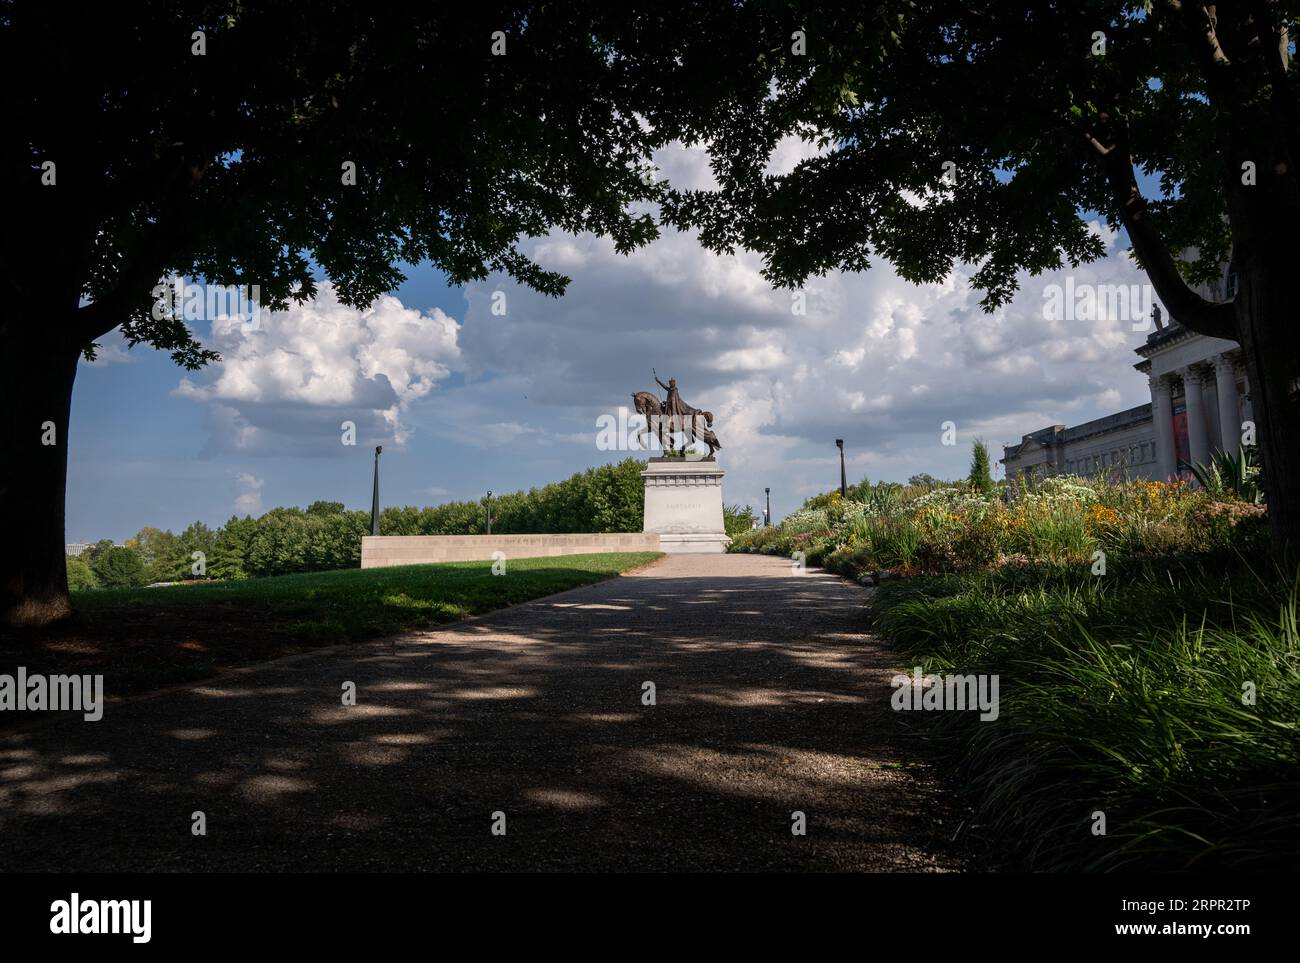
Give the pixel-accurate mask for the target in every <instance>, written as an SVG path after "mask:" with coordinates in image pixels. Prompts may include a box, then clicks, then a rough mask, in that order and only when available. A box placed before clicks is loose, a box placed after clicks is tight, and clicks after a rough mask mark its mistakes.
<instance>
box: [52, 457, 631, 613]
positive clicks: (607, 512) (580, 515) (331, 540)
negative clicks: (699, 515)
mask: <svg viewBox="0 0 1300 963" xmlns="http://www.w3.org/2000/svg"><path fill="white" fill-rule="evenodd" d="M644 467H645V466H644V463H643V462H641V461H638V460H637V459H635V458H628V459H625V460H624V461H622V462H619V463H618V464H615V465H601V466H599V467H597V468H589V469H587V470H586V471H582V472H579V473H577V474H576V475H573V476H571V477H570V478H566V479H565V480H564V481H561V482H555V483H553V484H550V485H545V486H543V487H541V488H533V489H530V490H528V491H526V492H525V491H518V492H512V493H508V494H504V495H494V496H493V497H492V500H491V512H492V531H493V533H494V534H503V535H504V534H523V533H544V532H557V533H558V532H639V531H641V528H642V521H643V516H644V511H645V486H644V484H643V482H642V480H641V472H642V470H643V469H644ZM487 509H488V504H487V500H486V499H482V500H479V501H460V502H447V503H446V504H443V505H438V506H436V507H433V508H415V507H412V506H406V507H403V508H386V509H383V510H382V511H381V512H380V515H379V531H380V534H381V535H478V534H483V533H485V532H486V530H487ZM369 534H370V513H369V512H367V511H348V510H347V509H346V508H344V506H343V503H342V502H325V501H318V502H313V503H312V504H311V505H309V506H307V508H305V509H302V508H273V509H271V510H270V511H268V512H267V513H266V514H264V515H262V516H261V517H260V518H253V517H251V516H245V517H243V518H240V517H239V516H237V515H236V516H233V517H231V519H230V520H229V521H228V522H226V524H225V525H223V526H221V527H220V528H218V529H215V530H214V529H212V528H211V527H209V526H207V525H205V524H204V523H203V522H195V523H194V524H192V525H190V526H189V527H188V528H186V529H185V530H184V531H183V532H181V533H180V534H179V535H177V534H175V533H173V532H171V531H164V530H161V529H158V528H143V529H141V530H140V532H139V533H138V534H137V535H136V536H135V537H134V538H131V539H128V540H127V542H126V544H125V545H122V546H119V545H114V544H113V543H112V541H110V540H108V539H104V540H102V541H100V542H98V543H96V544H95V545H92V546H91V547H90V548H88V549H86V550H85V551H84V552H82V553H81V555H80V556H78V557H76V558H69V559H68V563H67V564H68V583H69V587H70V588H71V589H72V590H74V591H76V590H80V589H89V588H131V587H137V586H141V585H148V584H152V583H154V582H182V581H191V580H201V579H243V578H256V577H261V576H266V575H288V574H292V573H295V572H322V571H328V570H330V569H340V568H356V567H357V566H359V565H360V564H361V538H362V536H363V535H369Z"/></svg>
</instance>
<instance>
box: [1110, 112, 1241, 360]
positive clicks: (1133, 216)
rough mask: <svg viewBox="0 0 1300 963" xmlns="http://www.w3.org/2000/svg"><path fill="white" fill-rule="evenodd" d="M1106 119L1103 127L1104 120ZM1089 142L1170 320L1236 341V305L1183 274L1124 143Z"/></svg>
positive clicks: (1200, 332)
mask: <svg viewBox="0 0 1300 963" xmlns="http://www.w3.org/2000/svg"><path fill="white" fill-rule="evenodd" d="M1102 119H1103V122H1104V121H1105V117H1104V115H1103V118H1102ZM1085 137H1086V138H1087V141H1088V144H1089V146H1090V147H1091V148H1092V149H1093V152H1094V154H1095V155H1096V156H1097V158H1098V160H1099V162H1100V163H1101V165H1102V169H1103V170H1104V171H1105V174H1106V180H1107V183H1109V185H1110V189H1111V197H1112V199H1113V200H1114V202H1115V206H1116V208H1117V209H1118V210H1119V214H1120V220H1121V221H1122V222H1123V224H1124V228H1125V230H1126V231H1128V237H1129V242H1130V243H1131V244H1132V245H1133V250H1134V252H1135V253H1136V254H1137V257H1138V260H1139V261H1140V262H1141V264H1142V268H1143V269H1144V270H1145V271H1146V274H1147V278H1148V279H1150V281H1151V284H1152V286H1153V287H1155V289H1156V294H1158V295H1159V296H1160V300H1161V301H1162V302H1163V303H1164V306H1165V308H1166V309H1167V310H1168V311H1169V313H1170V315H1171V316H1172V317H1174V318H1175V319H1176V320H1177V321H1178V322H1179V323H1180V324H1182V325H1183V326H1184V327H1187V328H1190V329H1191V330H1193V331H1195V332H1196V333H1197V334H1204V335H1207V336H1209V337H1212V338H1227V339H1229V340H1232V341H1235V340H1237V318H1236V312H1235V311H1234V309H1233V306H1232V303H1231V302H1216V301H1208V300H1206V299H1205V298H1203V297H1201V296H1200V295H1199V294H1197V293H1196V292H1195V291H1193V290H1192V289H1191V288H1190V287H1188V286H1187V282H1186V281H1184V280H1183V276H1182V274H1180V273H1179V271H1178V265H1177V264H1175V263H1174V259H1173V256H1172V255H1171V254H1170V253H1169V246H1168V245H1167V244H1166V243H1165V241H1164V238H1163V237H1161V236H1160V232H1159V230H1158V229H1157V228H1156V226H1155V223H1154V221H1152V219H1151V212H1150V210H1149V209H1148V207H1147V202H1146V198H1144V197H1143V196H1142V191H1141V190H1140V189H1139V188H1138V184H1137V177H1136V176H1135V175H1134V173H1133V161H1132V158H1131V157H1130V155H1129V152H1128V149H1127V147H1126V146H1125V143H1124V140H1123V139H1122V138H1102V137H1098V136H1097V133H1096V132H1094V131H1091V130H1089V131H1087V132H1086V133H1085ZM1107 140H1109V141H1110V143H1109V144H1107V143H1106V141H1107Z"/></svg>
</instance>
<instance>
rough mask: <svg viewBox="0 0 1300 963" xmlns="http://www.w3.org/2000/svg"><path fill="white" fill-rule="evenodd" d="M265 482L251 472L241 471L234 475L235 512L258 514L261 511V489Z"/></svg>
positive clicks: (239, 513) (238, 513)
mask: <svg viewBox="0 0 1300 963" xmlns="http://www.w3.org/2000/svg"><path fill="white" fill-rule="evenodd" d="M265 485H266V482H264V481H263V480H262V479H260V478H258V477H257V476H255V475H253V474H252V473H251V472H246V471H241V472H238V473H237V474H236V475H235V486H236V488H237V489H238V494H237V495H236V496H235V514H237V515H260V514H261V513H262V489H263V488H264V487H265Z"/></svg>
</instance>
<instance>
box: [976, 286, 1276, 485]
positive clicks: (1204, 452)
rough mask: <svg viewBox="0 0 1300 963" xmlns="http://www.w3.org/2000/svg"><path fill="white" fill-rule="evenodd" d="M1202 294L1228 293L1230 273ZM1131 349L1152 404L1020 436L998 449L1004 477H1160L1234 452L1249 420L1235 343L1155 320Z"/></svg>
mask: <svg viewBox="0 0 1300 963" xmlns="http://www.w3.org/2000/svg"><path fill="white" fill-rule="evenodd" d="M1201 293H1202V294H1205V295H1207V296H1209V297H1212V298H1215V299H1216V300H1223V299H1224V297H1223V296H1224V295H1225V294H1226V295H1227V296H1228V297H1230V296H1231V293H1232V283H1231V278H1227V279H1225V282H1221V283H1220V285H1217V286H1213V287H1210V288H1209V289H1208V290H1207V289H1206V288H1202V289H1201ZM1137 353H1138V355H1139V356H1140V357H1141V358H1142V360H1141V361H1139V362H1137V363H1136V364H1135V365H1133V367H1134V368H1136V369H1137V370H1138V371H1140V372H1142V373H1143V374H1145V375H1146V376H1147V383H1148V385H1149V386H1150V390H1151V402H1150V404H1145V405H1139V406H1138V407H1136V408H1130V409H1129V410H1128V411H1121V412H1119V413H1117V414H1113V415H1107V416H1106V417H1104V418H1098V419H1096V420H1095V421H1089V422H1085V423H1084V424H1081V425H1075V426H1074V427H1072V428H1067V427H1066V426H1065V425H1051V426H1049V427H1047V428H1040V429H1039V430H1038V431H1035V432H1032V433H1030V434H1028V435H1025V436H1024V437H1023V438H1022V439H1021V441H1020V443H1019V444H1018V445H1009V446H1006V447H1004V448H1003V451H1002V464H1003V465H1004V466H1005V467H1006V473H1007V477H1008V478H1011V477H1013V476H1014V475H1017V474H1022V473H1024V472H1027V471H1031V470H1032V471H1034V472H1035V473H1037V474H1039V475H1044V474H1067V475H1092V474H1096V473H1097V472H1105V473H1107V474H1113V475H1115V476H1118V477H1129V478H1155V479H1161V480H1164V479H1167V478H1169V477H1171V476H1175V475H1180V474H1186V470H1185V466H1186V465H1188V464H1201V465H1206V464H1209V463H1210V461H1211V458H1212V456H1213V453H1214V452H1215V451H1225V452H1229V453H1231V454H1236V452H1237V450H1238V449H1239V448H1240V446H1241V435H1242V430H1243V429H1242V425H1243V422H1246V421H1252V420H1254V413H1253V411H1252V407H1251V403H1250V383H1249V381H1248V379H1247V377H1246V372H1245V370H1244V366H1243V365H1242V361H1241V348H1240V347H1239V346H1238V345H1237V343H1236V342H1235V341H1225V340H1223V339H1221V338H1208V337H1206V336H1204V335H1200V334H1196V333H1195V332H1193V331H1191V330H1189V329H1187V328H1185V327H1183V326H1182V325H1181V324H1179V323H1178V322H1177V321H1172V320H1171V321H1170V323H1169V324H1168V325H1164V326H1161V325H1160V323H1159V322H1158V321H1157V328H1156V330H1155V331H1153V332H1152V333H1151V334H1150V335H1148V336H1147V339H1146V343H1145V344H1143V345H1142V346H1140V347H1139V348H1138V349H1137ZM1153 413H1154V414H1153Z"/></svg>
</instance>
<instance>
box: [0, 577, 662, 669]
mask: <svg viewBox="0 0 1300 963" xmlns="http://www.w3.org/2000/svg"><path fill="white" fill-rule="evenodd" d="M658 557H659V556H658V555H656V554H654V553H648V552H641V553H631V552H629V553H609V554H601V555H569V556H563V557H559V558H525V559H513V560H511V561H509V562H508V563H507V569H506V573H505V574H504V575H499V576H496V575H493V574H492V571H491V567H492V563H491V562H450V563H443V564H438V565H409V566H398V567H393V568H383V569H368V570H366V571H361V570H359V569H353V570H346V571H339V572H319V573H314V574H309V575H283V576H278V577H275V578H263V579H251V580H248V581H243V582H224V583H215V584H207V585H178V586H172V587H168V588H155V589H127V590H106V591H94V592H78V593H76V594H74V596H73V602H74V606H75V608H76V610H77V614H76V616H75V617H74V618H73V619H72V620H71V621H70V622H69V623H67V624H65V625H61V626H59V627H57V628H56V629H51V630H49V631H46V632H43V633H41V634H39V635H32V636H22V637H18V638H7V639H3V640H0V672H13V671H14V669H15V668H16V667H17V666H19V665H24V666H26V667H27V669H28V670H29V671H30V672H47V673H49V672H103V673H105V675H106V679H105V682H106V687H107V689H108V691H109V692H110V693H111V694H121V693H123V692H132V691H136V692H138V691H142V690H146V689H151V688H157V687H159V686H162V685H168V684H172V683H176V682H183V681H188V680H192V679H199V678H204V677H206V676H209V675H212V674H214V673H215V672H217V671H220V670H221V669H224V668H229V667H232V666H237V665H245V664H249V663H252V662H260V661H264V660H266V659H274V658H277V657H279V656H283V655H290V654H293V653H296V652H301V651H305V650H307V649H311V648H316V647H319V646H323V645H331V644H335V643H341V642H360V641H364V640H366V639H373V638H380V637H383V636H386V635H393V634H396V633H399V632H403V631H408V630H413V629H421V628H427V627H429V626H433V625H438V624H441V623H444V622H450V621H453V620H455V619H460V618H464V617H466V616H469V615H477V614H479V613H482V612H488V611H491V610H492V609H497V608H501V607H503V606H506V605H514V604H515V603H518V602H523V601H527V600H528V599H533V598H537V597H539V596H543V595H549V594H551V593H553V592H560V591H564V590H565V589H570V588H575V587H577V586H580V585H587V584H590V583H592V582H598V581H601V580H603V579H606V578H610V577H612V576H615V575H618V574H620V573H622V572H626V571H628V570H630V569H633V568H637V567H639V566H642V565H645V564H647V563H649V562H651V561H653V560H654V559H656V558H658Z"/></svg>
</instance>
